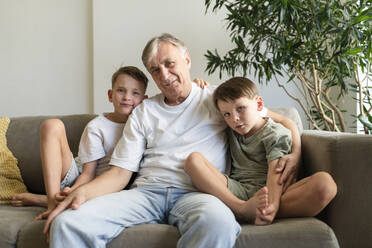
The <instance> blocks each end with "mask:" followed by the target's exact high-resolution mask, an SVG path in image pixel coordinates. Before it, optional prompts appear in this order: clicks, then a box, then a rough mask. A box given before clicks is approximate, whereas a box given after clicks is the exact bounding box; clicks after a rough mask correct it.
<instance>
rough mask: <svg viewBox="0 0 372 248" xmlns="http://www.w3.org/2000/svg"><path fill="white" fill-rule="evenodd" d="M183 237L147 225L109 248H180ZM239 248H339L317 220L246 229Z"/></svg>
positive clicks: (126, 233) (168, 229) (283, 221)
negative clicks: (179, 242) (178, 245)
mask: <svg viewBox="0 0 372 248" xmlns="http://www.w3.org/2000/svg"><path fill="white" fill-rule="evenodd" d="M179 237H180V235H179V232H178V230H177V228H176V227H174V226H169V225H164V224H145V225H139V226H134V227H131V228H128V229H126V230H124V231H123V232H122V233H121V234H120V235H119V236H118V237H116V238H115V239H113V240H112V241H111V243H110V244H109V245H108V246H107V247H109V248H117V247H126V248H137V247H152V248H153V247H154V248H157V247H159V248H164V247H176V246H177V241H178V239H179ZM235 247H236V248H239V247H241V248H244V247H254V248H256V247H257V248H260V247H262V248H264V247H265V248H266V247H276V248H280V247H283V248H291V247H293V248H295V247H296V248H297V247H301V248H307V247H309V248H313V247H324V248H331V247H332V248H333V247H334V248H337V247H339V245H338V242H337V239H336V236H335V234H334V233H333V231H332V229H331V228H330V227H329V226H328V225H327V224H325V223H324V222H322V221H320V220H318V219H316V218H291V219H279V220H276V221H275V222H274V223H273V224H272V225H267V226H255V225H247V224H244V225H242V232H241V233H240V235H239V237H238V239H237V241H236V244H235Z"/></svg>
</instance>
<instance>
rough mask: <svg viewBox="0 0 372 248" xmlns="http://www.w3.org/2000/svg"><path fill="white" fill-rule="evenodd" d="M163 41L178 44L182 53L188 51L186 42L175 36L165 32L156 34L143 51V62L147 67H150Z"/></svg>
mask: <svg viewBox="0 0 372 248" xmlns="http://www.w3.org/2000/svg"><path fill="white" fill-rule="evenodd" d="M162 42H168V43H171V44H172V45H174V46H176V47H177V48H178V49H179V50H180V52H181V54H182V55H184V54H186V52H187V48H186V46H185V44H184V43H183V42H182V41H181V40H179V39H177V38H176V37H174V36H173V35H171V34H167V33H164V34H161V35H160V36H155V37H154V38H152V39H151V40H150V41H149V42H147V44H146V46H145V48H144V49H143V52H142V62H143V65H144V66H145V67H146V68H148V67H147V65H148V63H149V61H150V60H151V59H152V57H153V56H154V55H155V54H156V53H157V51H158V47H159V45H160V43H162Z"/></svg>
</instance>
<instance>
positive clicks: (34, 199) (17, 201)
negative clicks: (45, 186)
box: [12, 193, 48, 207]
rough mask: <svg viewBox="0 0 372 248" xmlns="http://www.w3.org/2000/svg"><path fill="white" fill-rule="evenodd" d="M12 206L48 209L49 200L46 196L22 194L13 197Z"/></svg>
mask: <svg viewBox="0 0 372 248" xmlns="http://www.w3.org/2000/svg"><path fill="white" fill-rule="evenodd" d="M12 205H13V206H14V207H23V206H40V207H47V206H48V200H47V197H46V195H37V194H32V193H21V194H16V195H13V198H12Z"/></svg>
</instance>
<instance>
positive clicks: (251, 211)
mask: <svg viewBox="0 0 372 248" xmlns="http://www.w3.org/2000/svg"><path fill="white" fill-rule="evenodd" d="M268 199H269V193H268V189H267V187H266V186H265V187H263V188H261V189H260V190H259V191H257V192H256V193H255V194H254V196H253V197H252V198H250V199H249V200H248V201H245V202H244V203H243V204H242V206H241V208H240V209H239V213H237V219H239V220H240V221H244V222H250V223H253V222H254V221H255V219H256V209H258V208H260V209H264V208H266V207H267V205H268Z"/></svg>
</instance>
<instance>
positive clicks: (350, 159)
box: [301, 130, 372, 247]
mask: <svg viewBox="0 0 372 248" xmlns="http://www.w3.org/2000/svg"><path fill="white" fill-rule="evenodd" d="M301 140H302V156H303V166H302V169H303V171H304V174H305V176H308V175H311V174H313V173H315V172H317V171H327V172H329V173H330V174H331V175H332V176H333V178H334V180H335V182H336V184H337V187H338V192H337V196H336V197H335V199H334V200H333V201H332V202H331V204H330V205H329V206H328V207H327V209H326V210H325V211H324V213H323V214H324V216H323V217H324V218H323V219H324V221H325V222H326V223H327V224H328V225H329V226H331V227H332V229H333V230H334V231H335V233H336V236H337V238H338V240H339V243H340V247H368V246H370V245H371V244H372V221H371V220H372V211H371V209H372V136H368V135H357V134H350V133H336V132H326V131H310V130H305V131H304V132H303V133H302V138H301Z"/></svg>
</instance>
